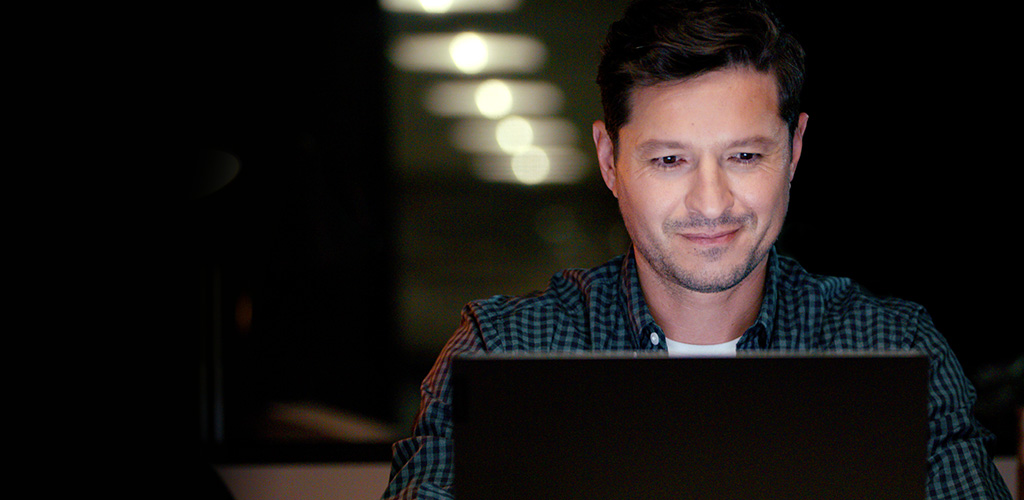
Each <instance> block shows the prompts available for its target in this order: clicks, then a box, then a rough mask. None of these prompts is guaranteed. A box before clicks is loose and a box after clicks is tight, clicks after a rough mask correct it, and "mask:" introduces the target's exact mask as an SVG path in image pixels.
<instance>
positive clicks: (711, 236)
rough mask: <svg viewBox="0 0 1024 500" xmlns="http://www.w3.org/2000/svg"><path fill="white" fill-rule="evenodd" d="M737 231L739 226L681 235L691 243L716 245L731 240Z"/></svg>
mask: <svg viewBox="0 0 1024 500" xmlns="http://www.w3.org/2000/svg"><path fill="white" fill-rule="evenodd" d="M739 231H740V230H739V228H736V229H728V230H720V231H711V232H701V233H684V234H682V237H683V238H685V239H686V241H689V242H690V243H693V244H695V245H699V246H716V245H725V244H728V243H730V242H731V241H732V240H734V239H735V238H736V235H737V234H739Z"/></svg>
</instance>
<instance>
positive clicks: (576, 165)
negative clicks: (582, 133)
mask: <svg viewBox="0 0 1024 500" xmlns="http://www.w3.org/2000/svg"><path fill="white" fill-rule="evenodd" d="M588 164H589V163H588V157H587V156H586V155H584V154H583V153H582V152H581V151H580V150H578V149H576V148H574V147H539V146H531V147H529V148H526V149H524V150H523V151H520V152H518V153H516V154H513V155H500V154H491V155H480V156H477V157H476V158H475V161H474V173H475V174H476V176H477V177H479V178H480V179H482V180H484V181H488V182H510V183H517V184H526V185H535V184H571V183H574V182H578V181H580V180H581V179H583V177H584V176H586V173H587V172H586V167H587V165H588Z"/></svg>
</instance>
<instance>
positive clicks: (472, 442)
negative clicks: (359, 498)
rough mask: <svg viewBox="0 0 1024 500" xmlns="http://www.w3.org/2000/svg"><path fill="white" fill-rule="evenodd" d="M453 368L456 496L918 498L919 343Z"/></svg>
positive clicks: (528, 360) (921, 468)
mask: <svg viewBox="0 0 1024 500" xmlns="http://www.w3.org/2000/svg"><path fill="white" fill-rule="evenodd" d="M452 370H453V371H452V383H453V391H454V392H453V421H454V443H455V463H454V467H455V469H454V470H455V493H456V498H458V499H459V500H480V499H488V500H512V499H518V500H521V499H529V500H540V499H559V500H563V499H588V500H594V499H599V500H618V499H630V500H636V499H644V500H657V499H674V500H679V499H701V500H718V499H752V498H756V499H823V498H828V499H857V500H863V499H865V498H870V499H873V500H886V499H893V500H896V499H899V500H921V499H924V498H925V477H926V474H927V464H926V447H927V439H928V427H927V386H928V360H927V358H926V357H924V356H923V355H920V354H915V353H906V352H902V353H864V354H857V353H845V354H842V353H841V354H821V353H818V354H763V353H762V354H754V355H744V354H741V355H739V356H737V357H729V358H708V357H705V358H670V357H667V356H661V355H659V356H654V355H644V354H634V353H625V354H592V353H591V354H500V355H467V356H460V357H457V358H456V359H455V360H454V361H453V368H452Z"/></svg>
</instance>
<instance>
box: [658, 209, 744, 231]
mask: <svg viewBox="0 0 1024 500" xmlns="http://www.w3.org/2000/svg"><path fill="white" fill-rule="evenodd" d="M753 220H754V214H749V213H748V214H740V215H733V214H731V213H728V212H727V213H724V214H722V215H720V216H718V217H715V218H713V219H712V218H709V217H705V216H703V215H701V214H699V213H694V214H691V215H689V216H687V217H686V218H685V219H670V220H667V221H665V223H664V224H662V227H663V229H664V230H665V231H666V232H676V231H682V230H687V229H711V228H717V227H723V226H724V227H736V226H745V225H747V224H750V223H751V222H753Z"/></svg>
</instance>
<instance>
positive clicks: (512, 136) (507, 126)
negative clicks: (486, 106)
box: [452, 115, 579, 154]
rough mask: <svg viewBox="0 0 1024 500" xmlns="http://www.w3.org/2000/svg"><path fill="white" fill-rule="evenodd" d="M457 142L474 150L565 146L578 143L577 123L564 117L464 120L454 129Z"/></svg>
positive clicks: (497, 151) (505, 151)
mask: <svg viewBox="0 0 1024 500" xmlns="http://www.w3.org/2000/svg"><path fill="white" fill-rule="evenodd" d="M452 139H453V142H454V143H455V146H456V147H457V148H459V149H461V150H463V151H468V152H471V153H487V154H512V153H516V152H518V151H521V150H523V149H526V148H528V147H530V146H541V147H545V148H547V147H564V146H571V145H574V144H576V142H577V140H578V139H579V134H578V133H577V131H576V127H575V126H574V125H573V124H572V122H570V121H569V120H566V119H564V118H553V117H544V118H536V117H535V118H524V117H522V116H517V115H512V116H507V117H505V118H502V119H501V120H497V121H495V120H485V119H475V120H460V121H459V122H457V123H456V124H455V127H454V129H453V130H452Z"/></svg>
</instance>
